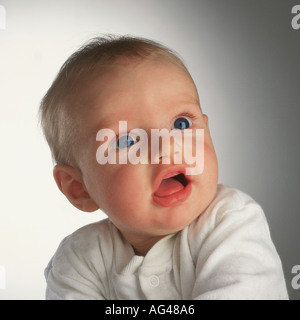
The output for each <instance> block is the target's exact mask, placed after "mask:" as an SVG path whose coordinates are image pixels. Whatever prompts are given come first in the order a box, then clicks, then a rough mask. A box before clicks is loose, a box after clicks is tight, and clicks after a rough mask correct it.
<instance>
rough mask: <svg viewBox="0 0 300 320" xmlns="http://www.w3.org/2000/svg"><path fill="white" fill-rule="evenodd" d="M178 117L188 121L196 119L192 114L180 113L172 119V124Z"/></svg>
mask: <svg viewBox="0 0 300 320" xmlns="http://www.w3.org/2000/svg"><path fill="white" fill-rule="evenodd" d="M180 117H187V118H189V119H190V120H195V119H197V116H196V115H194V114H192V113H190V112H182V113H180V114H178V115H177V116H176V117H175V118H174V119H173V121H172V123H173V122H174V121H175V120H176V119H178V118H180Z"/></svg>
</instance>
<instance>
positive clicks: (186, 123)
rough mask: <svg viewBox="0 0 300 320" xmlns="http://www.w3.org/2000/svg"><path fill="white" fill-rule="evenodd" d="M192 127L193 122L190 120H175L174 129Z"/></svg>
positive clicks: (181, 118)
mask: <svg viewBox="0 0 300 320" xmlns="http://www.w3.org/2000/svg"><path fill="white" fill-rule="evenodd" d="M191 125H192V123H191V121H190V120H188V119H187V118H183V117H180V118H178V119H176V120H175V122H174V124H173V126H172V129H180V130H184V129H188V128H189V127H190V126H191Z"/></svg>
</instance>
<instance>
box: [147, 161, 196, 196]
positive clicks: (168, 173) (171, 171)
mask: <svg viewBox="0 0 300 320" xmlns="http://www.w3.org/2000/svg"><path fill="white" fill-rule="evenodd" d="M185 171H186V167H183V166H180V167H175V166H174V167H169V168H167V169H165V170H162V171H160V172H159V173H158V175H157V177H156V178H155V180H154V187H153V189H154V193H155V192H156V191H157V190H158V188H159V186H160V184H161V182H162V181H163V180H164V179H168V178H171V177H175V176H177V175H179V174H181V173H182V174H183V175H184V177H185V179H186V181H187V183H189V182H190V178H189V176H187V175H186V174H185Z"/></svg>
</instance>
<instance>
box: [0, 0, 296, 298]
mask: <svg viewBox="0 0 300 320" xmlns="http://www.w3.org/2000/svg"><path fill="white" fill-rule="evenodd" d="M296 5H300V1H287V0H252V1H246V0H164V1H161V0H151V1H146V0H84V1H83V0H82V1H79V0H75V1H74V0H72V1H71V0H63V1H60V0H52V1H37V0H27V1H21V0H0V109H1V113H0V147H1V151H0V152H1V157H0V163H1V167H0V168H1V173H0V179H1V183H0V199H1V206H0V299H44V291H45V280H44V277H43V270H44V268H45V267H46V265H47V263H48V260H49V259H50V258H51V256H52V254H53V253H54V251H55V250H56V248H57V246H58V244H59V242H60V241H61V240H62V238H63V237H65V236H66V235H68V234H69V233H71V232H72V231H74V230H76V229H77V228H79V227H81V226H83V225H85V224H88V223H91V222H94V221H97V220H99V219H103V218H104V217H105V215H104V214H103V213H101V212H96V213H91V214H88V213H83V212H80V211H79V210H76V209H75V208H74V207H73V206H72V205H71V204H70V203H69V202H68V201H67V200H66V199H65V198H64V196H63V195H62V194H61V193H60V192H59V190H58V189H57V187H56V185H55V182H54V180H53V178H52V162H51V158H50V152H49V149H48V146H47V144H46V142H45V140H44V138H43V136H42V134H41V131H40V129H39V128H38V124H37V112H38V107H39V103H40V100H41V98H42V96H43V95H44V94H45V92H46V90H47V89H48V88H49V86H50V84H51V82H52V81H53V79H54V77H55V75H56V74H57V72H58V69H59V68H60V66H61V65H62V63H63V62H64V61H65V60H66V59H67V57H68V56H69V55H70V54H71V53H72V52H73V51H75V50H76V49H77V48H78V47H79V46H80V45H82V44H83V43H84V42H85V41H87V40H88V39H89V38H91V37H94V36H97V35H99V34H103V33H114V34H115V33H116V34H131V35H136V36H142V37H147V38H151V39H153V40H156V41H159V42H162V43H164V44H166V45H167V46H169V47H171V48H172V49H174V50H175V51H177V52H178V53H179V54H180V55H181V56H182V57H183V58H184V60H185V62H186V64H187V66H188V68H189V69H190V71H191V74H192V76H193V77H194V80H195V82H196V85H197V87H198V90H199V94H200V99H201V104H202V108H203V110H204V112H205V113H206V114H208V116H209V121H210V130H211V134H212V137H213V140H214V144H215V148H216V152H217V155H218V159H219V167H220V178H219V182H220V183H224V184H227V185H229V186H233V187H236V188H239V189H241V190H243V191H245V192H247V193H248V194H250V195H251V196H252V197H253V198H254V199H255V200H256V201H257V202H259V203H260V204H261V205H262V207H263V209H264V211H265V214H266V216H267V219H268V222H269V225H270V229H271V235H272V238H273V241H274V243H275V245H276V247H277V250H278V252H279V254H280V256H281V259H282V262H283V267H284V272H285V276H286V281H287V287H288V290H289V294H290V298H291V299H299V297H300V289H299V286H300V279H298V278H297V273H294V274H293V273H292V269H293V267H294V266H297V265H300V249H299V244H300V214H299V204H300V203H299V198H300V192H299V191H300V190H299V189H300V188H299V180H300V177H299V163H300V159H299V154H300V151H299V122H300V111H299V110H300V89H299V88H300V86H299V84H300V29H298V27H299V26H300V16H299V25H298V18H297V13H292V8H293V7H294V6H296ZM296 9H297V8H296ZM299 13H300V11H299ZM293 18H294V23H293V24H292V20H293ZM295 270H297V267H295V268H294V271H295ZM296 272H297V271H296ZM298 272H300V270H299V271H298ZM293 279H294V280H293ZM292 281H293V282H292Z"/></svg>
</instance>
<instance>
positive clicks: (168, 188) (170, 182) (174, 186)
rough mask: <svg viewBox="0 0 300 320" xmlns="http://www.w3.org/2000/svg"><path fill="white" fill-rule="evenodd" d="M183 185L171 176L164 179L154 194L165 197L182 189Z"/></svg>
mask: <svg viewBox="0 0 300 320" xmlns="http://www.w3.org/2000/svg"><path fill="white" fill-rule="evenodd" d="M183 188H184V186H183V185H182V184H181V183H180V182H179V181H177V180H176V179H173V178H168V179H164V180H163V181H162V182H161V184H160V186H159V188H158V190H157V191H156V192H155V194H156V195H157V196H158V197H166V196H169V195H171V194H173V193H175V192H178V191H180V190H182V189H183Z"/></svg>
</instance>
